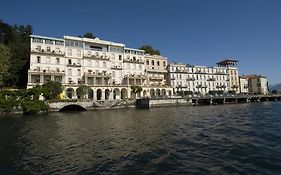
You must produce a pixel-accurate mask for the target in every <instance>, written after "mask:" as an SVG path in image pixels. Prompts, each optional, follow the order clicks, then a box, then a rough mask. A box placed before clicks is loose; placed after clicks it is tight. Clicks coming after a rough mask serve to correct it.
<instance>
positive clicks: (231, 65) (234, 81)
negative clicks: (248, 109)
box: [217, 59, 240, 93]
mask: <svg viewBox="0 0 281 175" xmlns="http://www.w3.org/2000/svg"><path fill="white" fill-rule="evenodd" d="M237 62H238V61H237V60H234V59H225V60H223V61H220V62H218V63H217V65H218V67H225V68H227V73H228V75H229V83H228V88H229V91H233V92H235V93H240V91H239V74H238V68H237Z"/></svg>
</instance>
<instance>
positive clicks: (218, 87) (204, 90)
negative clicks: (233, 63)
mask: <svg viewBox="0 0 281 175" xmlns="http://www.w3.org/2000/svg"><path fill="white" fill-rule="evenodd" d="M167 82H168V83H170V84H171V85H172V87H173V88H174V89H173V90H174V94H181V95H188V94H191V93H198V94H202V95H205V94H208V93H210V92H218V91H221V92H223V93H224V92H227V91H228V89H229V88H228V87H229V75H228V72H227V68H225V67H206V66H190V65H185V64H176V63H173V64H169V65H168V78H167Z"/></svg>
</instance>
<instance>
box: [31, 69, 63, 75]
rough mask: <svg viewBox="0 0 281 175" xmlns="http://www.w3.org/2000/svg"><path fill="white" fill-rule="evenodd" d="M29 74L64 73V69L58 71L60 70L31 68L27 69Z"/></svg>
mask: <svg viewBox="0 0 281 175" xmlns="http://www.w3.org/2000/svg"><path fill="white" fill-rule="evenodd" d="M28 73H29V74H37V75H38V74H48V75H65V72H64V70H62V71H60V70H46V69H43V70H37V69H33V70H28Z"/></svg>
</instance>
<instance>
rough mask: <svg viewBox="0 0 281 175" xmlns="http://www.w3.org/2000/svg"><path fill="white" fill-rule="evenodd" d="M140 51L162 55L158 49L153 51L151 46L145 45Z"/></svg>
mask: <svg viewBox="0 0 281 175" xmlns="http://www.w3.org/2000/svg"><path fill="white" fill-rule="evenodd" d="M139 49H141V50H144V51H145V53H147V54H150V55H160V54H161V53H160V51H159V50H157V49H153V47H152V46H150V45H143V46H141V47H140V48H139Z"/></svg>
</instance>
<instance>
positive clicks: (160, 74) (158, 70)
mask: <svg viewBox="0 0 281 175" xmlns="http://www.w3.org/2000/svg"><path fill="white" fill-rule="evenodd" d="M144 57H145V70H146V73H147V75H148V78H149V85H151V86H165V85H166V79H165V76H166V75H167V62H168V60H167V58H166V57H163V56H160V55H148V54H146V55H145V56H144Z"/></svg>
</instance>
